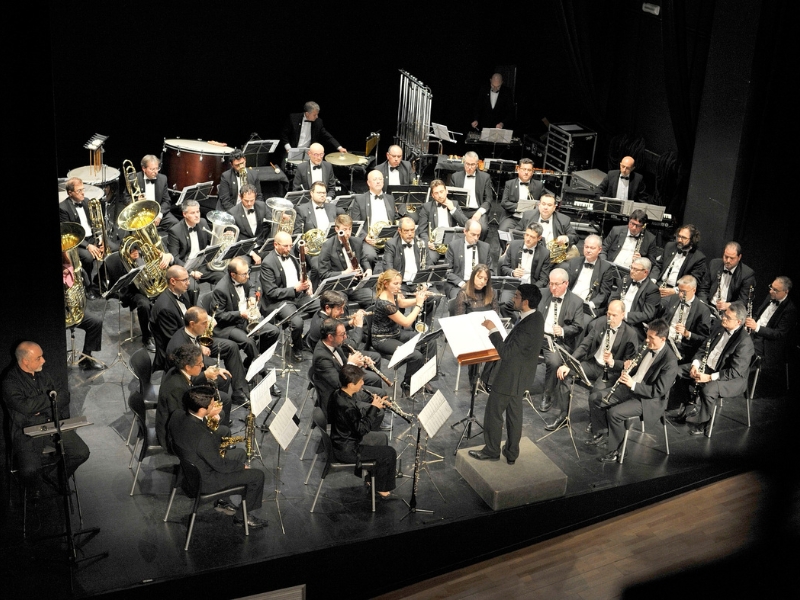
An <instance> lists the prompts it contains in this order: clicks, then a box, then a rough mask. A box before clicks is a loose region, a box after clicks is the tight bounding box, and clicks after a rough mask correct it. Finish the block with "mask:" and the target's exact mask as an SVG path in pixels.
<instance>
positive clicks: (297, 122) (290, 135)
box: [281, 102, 347, 189]
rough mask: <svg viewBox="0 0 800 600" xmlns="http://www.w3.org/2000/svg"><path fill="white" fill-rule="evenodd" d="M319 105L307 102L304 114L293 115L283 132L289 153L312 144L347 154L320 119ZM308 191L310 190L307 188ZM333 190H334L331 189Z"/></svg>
mask: <svg viewBox="0 0 800 600" xmlns="http://www.w3.org/2000/svg"><path fill="white" fill-rule="evenodd" d="M319 111H320V108H319V104H317V103H316V102H306V103H305V104H304V105H303V112H302V113H292V114H291V115H289V119H288V121H287V122H286V125H284V127H283V130H282V131H281V145H282V146H283V147H284V148H285V149H286V151H287V152H288V151H289V150H290V149H291V148H308V147H309V146H311V144H317V143H318V144H328V145H329V146H330V147H331V148H336V149H337V150H338V151H339V152H347V148H345V147H344V146H342V145H341V144H340V143H339V142H337V141H336V139H335V138H334V137H333V136H332V135H331V134H330V133H328V130H327V129H325V126H324V125H323V124H322V119H320V118H319ZM306 189H308V188H306ZM330 189H333V188H330Z"/></svg>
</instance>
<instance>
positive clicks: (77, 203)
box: [73, 200, 83, 208]
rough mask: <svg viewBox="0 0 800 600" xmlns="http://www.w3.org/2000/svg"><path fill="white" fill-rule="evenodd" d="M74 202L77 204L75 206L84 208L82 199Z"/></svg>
mask: <svg viewBox="0 0 800 600" xmlns="http://www.w3.org/2000/svg"><path fill="white" fill-rule="evenodd" d="M73 204H74V205H75V208H83V201H82V200H81V201H80V202H73Z"/></svg>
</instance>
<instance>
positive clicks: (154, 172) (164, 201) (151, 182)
mask: <svg viewBox="0 0 800 600" xmlns="http://www.w3.org/2000/svg"><path fill="white" fill-rule="evenodd" d="M141 166H142V170H141V171H139V172H138V173H137V174H136V180H137V181H138V182H139V189H140V190H141V191H142V193H143V194H144V198H143V199H144V200H153V201H155V202H158V203H159V204H160V205H161V212H160V213H159V214H158V216H156V219H155V221H153V225H155V226H156V227H158V229H159V231H161V232H165V231H169V230H170V228H171V227H173V226H174V225H175V224H176V223H177V222H178V219H177V217H176V216H175V215H174V214H173V213H172V210H173V209H175V208H176V207H175V202H174V201H173V200H172V198H170V195H169V184H168V182H167V176H166V175H162V174H161V173H160V171H161V161H160V160H158V157H157V156H155V155H153V154H148V155H146V156H144V157H143V158H142V162H141ZM137 200H138V198H137Z"/></svg>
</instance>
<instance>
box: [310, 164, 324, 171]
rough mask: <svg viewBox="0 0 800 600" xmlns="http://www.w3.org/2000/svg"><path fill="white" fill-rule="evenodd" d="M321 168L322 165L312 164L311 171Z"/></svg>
mask: <svg viewBox="0 0 800 600" xmlns="http://www.w3.org/2000/svg"><path fill="white" fill-rule="evenodd" d="M321 168H322V165H312V166H311V170H312V171H316V170H317V169H321Z"/></svg>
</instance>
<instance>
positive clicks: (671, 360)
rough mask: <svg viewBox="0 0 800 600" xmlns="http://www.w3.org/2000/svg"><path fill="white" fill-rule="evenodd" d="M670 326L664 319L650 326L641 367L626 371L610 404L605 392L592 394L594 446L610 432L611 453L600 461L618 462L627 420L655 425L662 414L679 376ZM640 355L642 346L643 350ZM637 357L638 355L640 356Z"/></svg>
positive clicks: (590, 402)
mask: <svg viewBox="0 0 800 600" xmlns="http://www.w3.org/2000/svg"><path fill="white" fill-rule="evenodd" d="M667 335H669V326H668V325H667V324H666V323H665V322H664V321H663V320H661V319H655V320H654V321H653V322H652V323H650V324H649V325H648V328H647V337H646V342H645V343H646V345H647V350H645V351H644V352H643V353H642V356H641V358H640V360H639V362H638V364H637V365H636V366H635V367H633V368H631V364H630V362H629V361H625V368H626V369H628V368H629V369H630V373H629V372H628V371H623V372H622V374H621V375H620V376H619V378H618V379H617V381H618V382H619V385H617V388H616V390H615V391H614V393H613V395H612V396H611V398H609V400H608V402H606V401H605V400H604V398H605V397H606V395H607V392H606V390H595V391H593V392H592V393H591V394H589V415H590V418H591V420H592V432H593V433H594V436H593V438H592V439H591V440H590V441H591V442H593V443H594V444H597V445H599V444H600V443H602V441H601V439H602V435H603V432H604V431H605V430H606V429H608V449H609V452H608V453H607V454H605V455H603V456H601V457H600V458H598V460H599V461H600V462H603V463H610V462H616V461H617V460H619V458H620V452H621V450H622V448H621V445H622V438H623V437H624V436H625V421H626V419H629V418H631V417H638V416H640V415H641V416H642V417H643V418H644V420H645V423H652V422H653V421H654V420H655V419H658V418H659V417H661V415H662V414H663V411H664V408H665V407H666V404H667V398H666V396H667V394H668V393H669V390H670V388H671V387H672V384H673V383H674V382H675V377H677V375H678V360H677V358H676V357H675V354H674V353H673V352H672V349H671V348H670V347H669V344H667V343H666V341H667ZM639 350H640V352H641V350H642V349H641V347H640V349H639ZM637 356H638V355H637Z"/></svg>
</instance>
